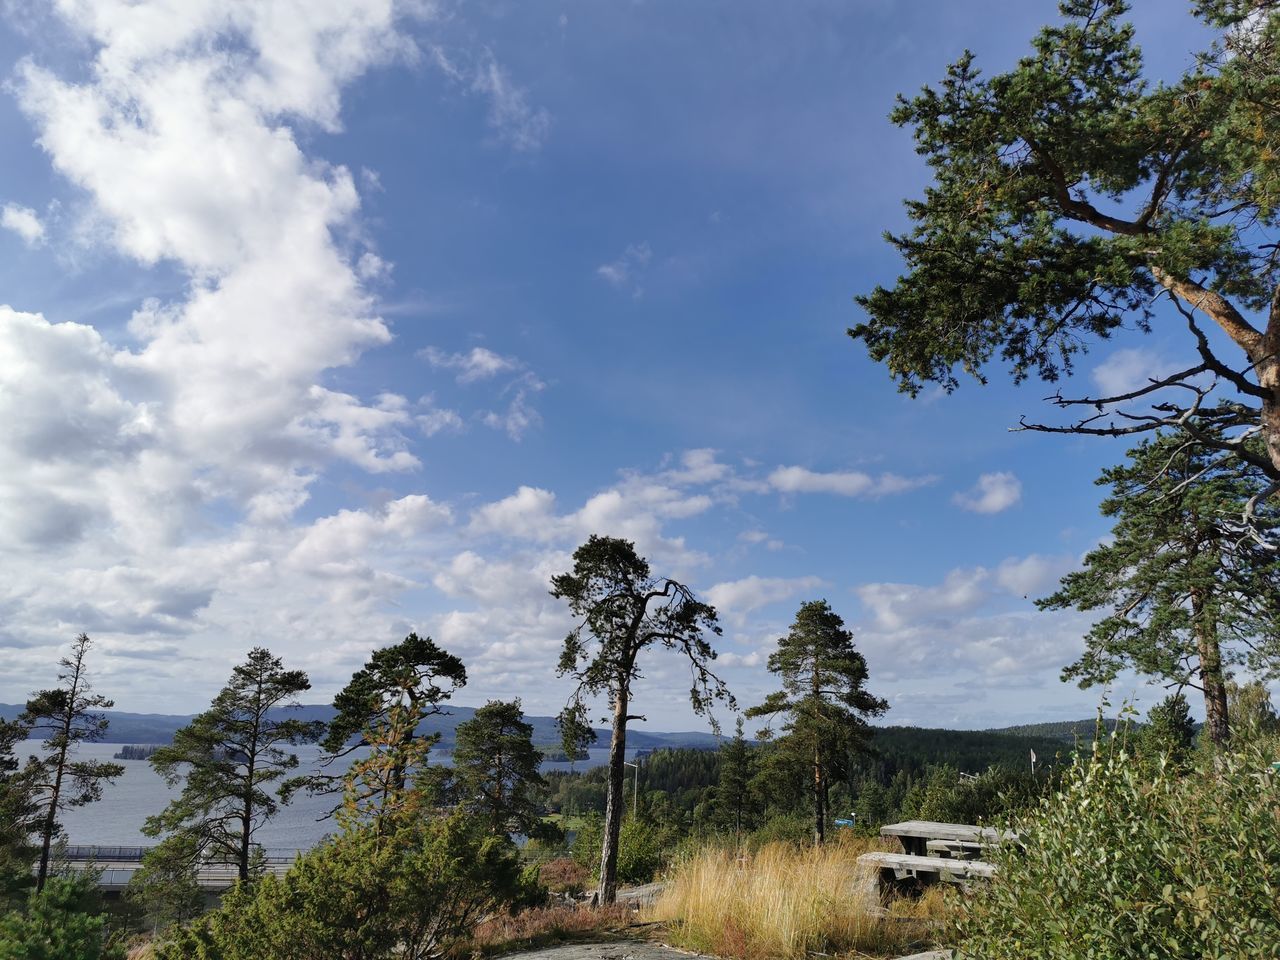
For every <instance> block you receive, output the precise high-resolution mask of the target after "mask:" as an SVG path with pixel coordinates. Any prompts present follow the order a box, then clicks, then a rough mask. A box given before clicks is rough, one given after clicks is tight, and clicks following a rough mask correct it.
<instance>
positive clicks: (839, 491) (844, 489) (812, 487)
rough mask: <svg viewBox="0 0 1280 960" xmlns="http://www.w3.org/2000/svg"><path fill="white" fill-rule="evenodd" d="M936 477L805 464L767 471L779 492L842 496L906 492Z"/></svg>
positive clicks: (930, 481) (933, 481)
mask: <svg viewBox="0 0 1280 960" xmlns="http://www.w3.org/2000/svg"><path fill="white" fill-rule="evenodd" d="M936 481H937V477H933V476H923V477H901V476H898V475H897V474H894V473H882V474H880V475H879V476H878V477H873V476H871V475H870V474H868V473H862V472H861V471H857V470H848V471H836V472H833V473H819V472H817V471H814V470H809V469H807V468H805V467H778V468H777V469H776V470H774V471H773V472H772V473H771V474H769V485H770V486H771V487H772V488H773V489H774V490H777V491H778V492H779V493H832V494H836V495H838V496H842V497H865V498H868V499H875V498H877V497H885V496H890V495H892V494H896V493H906V492H908V491H910V490H916V489H919V488H920V487H924V486H928V485H929V484H931V483H935V482H936Z"/></svg>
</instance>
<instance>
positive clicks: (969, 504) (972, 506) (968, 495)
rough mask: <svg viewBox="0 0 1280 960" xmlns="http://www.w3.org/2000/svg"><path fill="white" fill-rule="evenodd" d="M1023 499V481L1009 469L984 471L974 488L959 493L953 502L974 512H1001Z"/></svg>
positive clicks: (953, 498)
mask: <svg viewBox="0 0 1280 960" xmlns="http://www.w3.org/2000/svg"><path fill="white" fill-rule="evenodd" d="M1021 499H1022V481H1021V480H1019V479H1018V478H1017V476H1016V475H1014V474H1012V473H1009V472H1008V471H1001V472H998V473H984V474H983V475H982V476H980V477H978V482H977V483H976V484H974V486H973V488H972V489H970V490H968V491H965V492H964V493H957V494H955V496H953V497H952V498H951V501H952V503H954V504H956V506H958V507H961V508H963V509H965V510H970V511H972V512H973V513H1000V512H1001V511H1003V510H1008V509H1009V508H1010V507H1012V506H1014V505H1015V504H1017V503H1018V502H1019V501H1020V500H1021Z"/></svg>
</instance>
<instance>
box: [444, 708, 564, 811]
mask: <svg viewBox="0 0 1280 960" xmlns="http://www.w3.org/2000/svg"><path fill="white" fill-rule="evenodd" d="M532 737H533V726H532V725H531V724H528V723H526V722H525V720H524V714H523V713H522V712H521V710H520V701H519V700H512V701H509V702H508V701H502V700H490V701H489V702H488V703H487V704H485V705H484V706H483V707H481V708H480V709H478V710H477V711H476V712H475V716H474V717H472V719H470V720H468V721H467V722H466V723H462V724H459V725H458V729H457V732H456V734H455V738H456V739H455V743H454V748H453V777H454V789H455V792H456V794H457V797H458V801H459V803H458V805H459V806H460V807H461V808H462V809H463V810H465V811H467V812H468V813H470V814H472V815H474V816H477V817H479V818H480V819H481V820H482V821H483V822H484V823H485V825H486V826H487V828H488V829H489V831H490V832H491V833H496V834H502V835H509V834H510V833H511V832H512V831H517V832H519V833H523V834H524V835H525V836H530V837H531V836H536V835H539V834H541V833H543V832H544V830H543V826H542V803H541V800H540V794H541V793H542V792H543V791H545V790H546V786H547V782H546V781H545V780H543V779H542V774H540V773H539V772H538V765H539V764H541V763H542V754H541V753H539V752H538V751H537V750H535V749H534V746H533V739H532Z"/></svg>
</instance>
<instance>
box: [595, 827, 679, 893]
mask: <svg viewBox="0 0 1280 960" xmlns="http://www.w3.org/2000/svg"><path fill="white" fill-rule="evenodd" d="M603 836H604V821H603V818H601V817H592V818H590V819H587V820H585V821H584V822H583V824H582V826H581V827H580V828H579V830H578V835H577V837H576V838H575V839H574V842H573V850H572V855H573V859H574V860H575V861H576V862H577V863H579V864H581V865H582V866H583V867H585V868H586V869H587V870H588V871H590V875H591V876H593V877H594V876H597V875H598V874H599V871H600V845H601V841H602V840H603ZM678 839H679V838H678V835H677V833H676V831H675V830H674V829H673V828H672V827H670V826H663V825H659V824H655V823H652V822H650V821H647V820H634V819H632V818H631V817H627V818H626V819H625V820H623V821H622V830H621V832H620V833H619V836H618V881H619V882H620V883H649V882H650V881H652V880H653V878H654V877H655V876H656V875H657V874H658V872H659V871H660V870H661V869H662V868H663V867H664V866H666V864H667V862H668V860H669V858H670V853H671V851H672V850H673V849H674V848H675V846H676V844H677V842H678Z"/></svg>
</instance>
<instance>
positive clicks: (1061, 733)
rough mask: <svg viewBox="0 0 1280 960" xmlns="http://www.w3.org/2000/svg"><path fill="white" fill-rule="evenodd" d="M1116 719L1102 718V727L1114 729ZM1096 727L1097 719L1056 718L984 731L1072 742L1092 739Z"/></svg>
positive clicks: (1107, 729)
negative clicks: (1049, 720) (1044, 721)
mask: <svg viewBox="0 0 1280 960" xmlns="http://www.w3.org/2000/svg"><path fill="white" fill-rule="evenodd" d="M1118 723H1119V721H1117V720H1103V721H1102V727H1103V729H1104V730H1106V731H1107V733H1112V732H1114V731H1115V729H1116V726H1117V724H1118ZM1097 729H1098V719H1097V718H1096V717H1090V718H1088V719H1087V720H1058V721H1055V722H1052V723H1023V724H1019V725H1018V726H1013V727H998V728H995V729H992V730H985V731H983V732H984V733H999V734H1007V735H1009V736H1013V737H1048V738H1049V739H1052V740H1060V741H1062V742H1063V743H1074V742H1075V741H1076V740H1077V739H1080V740H1092V739H1093V735H1094V731H1096V730H1097Z"/></svg>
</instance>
